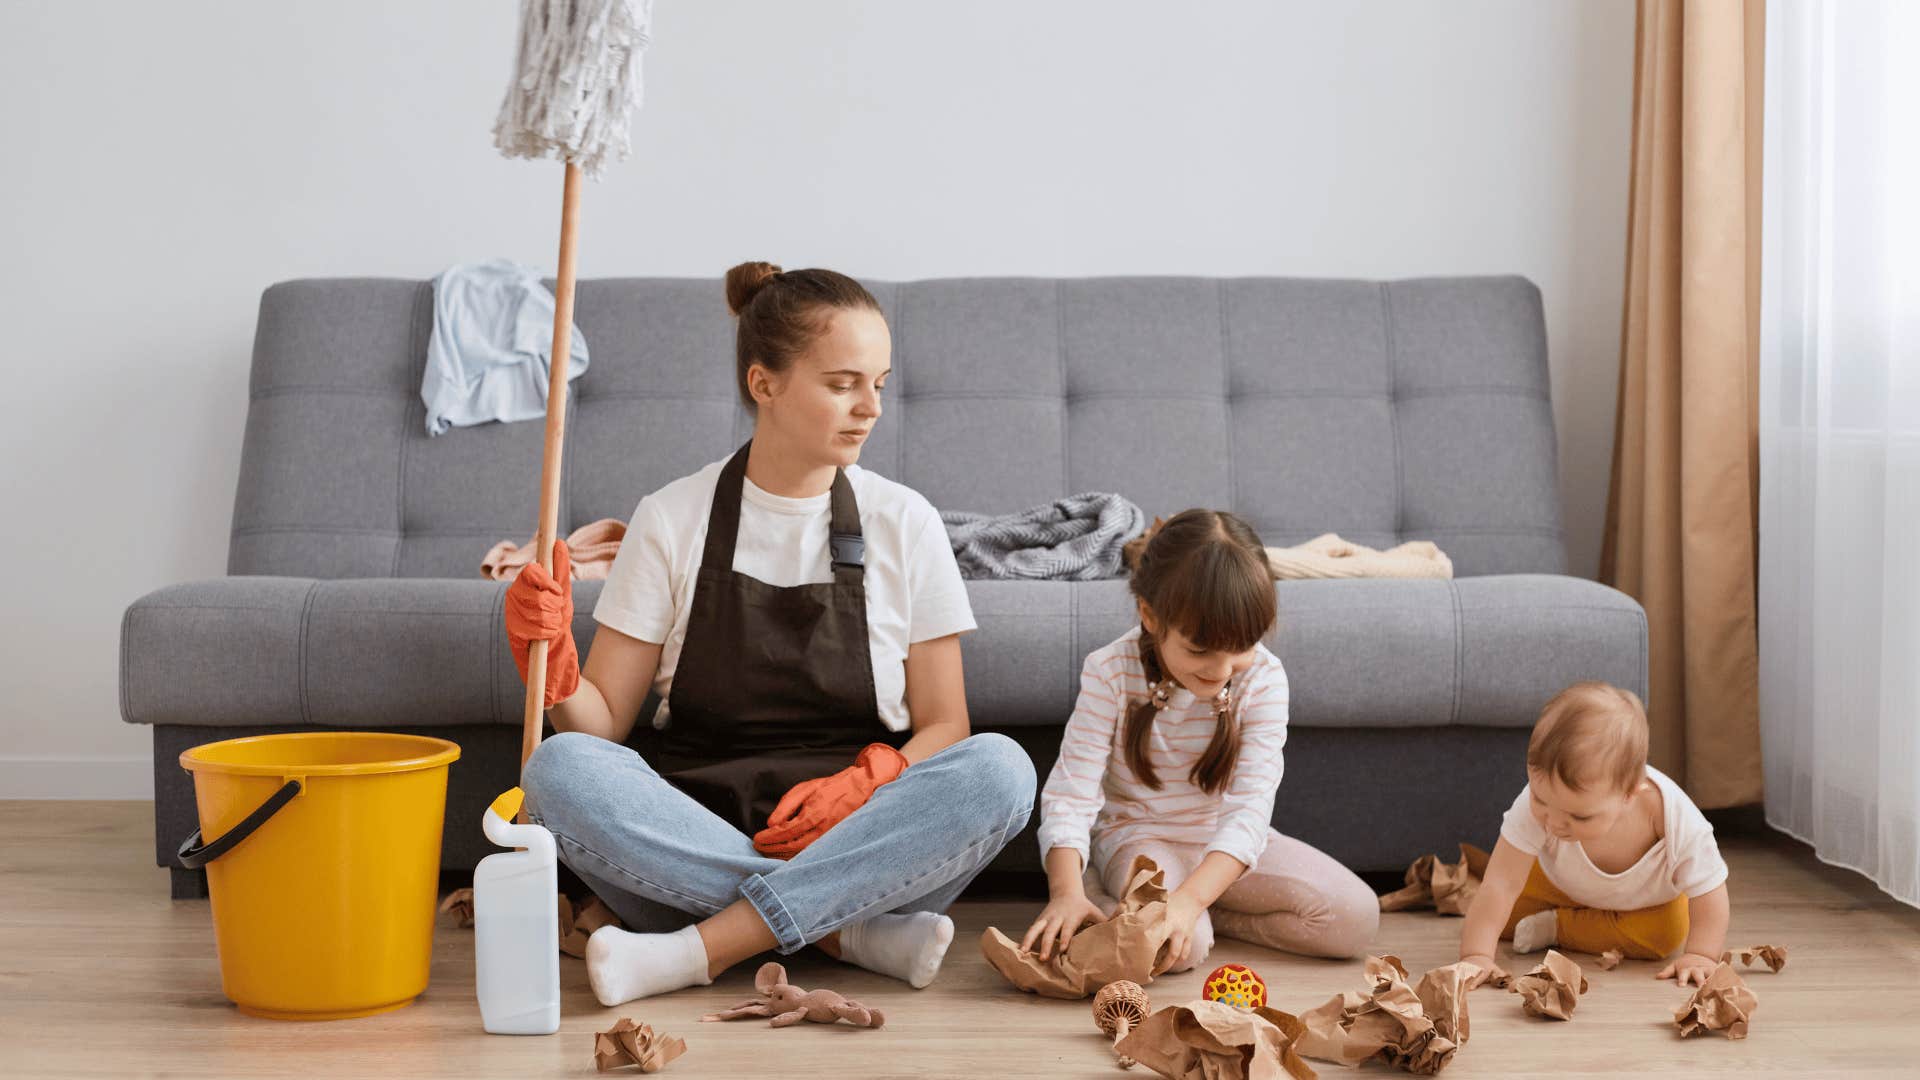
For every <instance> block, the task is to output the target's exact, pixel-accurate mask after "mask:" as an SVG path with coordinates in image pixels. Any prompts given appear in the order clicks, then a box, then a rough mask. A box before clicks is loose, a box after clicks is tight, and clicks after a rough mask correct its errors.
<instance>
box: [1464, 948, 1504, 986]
mask: <svg viewBox="0 0 1920 1080" xmlns="http://www.w3.org/2000/svg"><path fill="white" fill-rule="evenodd" d="M1460 962H1461V963H1463V964H1472V965H1473V966H1474V967H1476V968H1479V969H1480V970H1478V971H1476V972H1474V973H1473V975H1472V977H1470V978H1469V979H1468V980H1467V989H1469V990H1477V989H1479V988H1480V986H1481V985H1482V984H1483V983H1485V982H1486V981H1487V980H1488V979H1491V978H1493V976H1494V973H1495V972H1498V971H1499V970H1500V965H1499V964H1496V963H1494V960H1493V957H1491V956H1488V955H1487V954H1486V953H1469V954H1467V955H1466V956H1463V957H1461V958H1460Z"/></svg>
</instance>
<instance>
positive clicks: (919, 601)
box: [507, 263, 1035, 1006]
mask: <svg viewBox="0 0 1920 1080" xmlns="http://www.w3.org/2000/svg"><path fill="white" fill-rule="evenodd" d="M726 289H727V302H728V305H729V306H730V307H731V308H732V309H733V312H734V314H735V315H736V316H737V317H738V324H737V332H736V340H735V364H736V372H737V375H738V381H739V390H740V395H741V398H742V400H743V401H745V402H746V404H747V405H748V407H750V408H752V409H753V410H754V413H755V423H754V434H753V440H752V441H751V442H749V443H748V444H747V445H746V446H744V447H742V448H741V449H740V450H739V452H737V453H735V454H734V455H733V456H732V457H731V458H729V459H728V460H726V461H722V462H715V463H713V464H712V465H709V466H707V467H706V468H704V469H701V470H700V471H699V472H697V473H694V474H693V475H691V476H687V477H683V478H681V479H680V480H676V481H674V482H673V483H671V484H668V485H667V486H666V487H664V488H662V489H660V490H659V491H656V492H654V493H653V494H651V495H648V496H647V497H646V498H644V499H642V500H641V501H640V506H639V508H638V509H637V510H635V511H634V516H633V521H632V524H631V526H630V527H629V529H628V531H627V536H626V539H625V541H624V542H623V544H622V545H621V549H620V553H619V555H618V556H617V557H616V558H615V560H614V564H613V568H612V570H611V572H610V574H609V577H608V579H607V583H606V586H605V588H604V590H603V592H602V593H601V597H600V601H599V604H598V605H597V606H596V607H595V609H594V618H595V620H596V621H598V622H599V623H600V626H599V628H598V630H597V631H596V636H595V638H594V648H593V654H592V656H591V657H590V658H589V659H588V661H587V666H586V670H585V672H584V673H582V672H581V671H580V667H579V662H578V659H577V653H576V652H575V648H574V644H573V641H572V638H571V635H570V633H569V631H568V626H569V625H570V623H571V619H572V599H571V590H570V586H569V583H568V572H567V566H566V565H565V558H566V556H565V548H564V545H556V547H555V551H556V556H555V565H554V573H553V574H551V575H548V574H546V573H544V572H543V571H541V570H540V567H539V565H538V564H534V565H533V566H530V567H528V568H527V570H525V571H523V572H522V573H521V575H520V577H519V578H518V579H517V580H516V581H515V582H514V584H513V586H512V587H511V588H509V590H508V598H507V623H508V635H509V638H510V639H511V642H512V645H513V650H514V655H515V659H516V660H517V661H518V662H519V663H520V668H521V675H522V677H523V678H524V677H525V675H526V661H525V656H526V653H527V649H528V645H529V643H530V642H531V641H533V640H535V639H545V640H547V641H548V642H549V647H548V656H549V671H548V675H547V698H548V707H549V710H550V717H551V719H552V722H553V726H554V727H555V729H556V730H557V731H559V732H560V734H557V735H556V736H554V737H553V738H551V739H548V740H546V741H545V742H544V743H542V744H541V746H540V748H539V749H538V750H537V751H536V752H535V753H534V755H533V757H532V758H531V759H530V760H529V761H528V762H527V766H526V769H525V772H524V777H523V781H522V783H523V786H524V787H525V788H526V790H527V795H528V804H529V808H530V811H531V813H532V815H533V817H534V819H535V820H537V821H539V822H540V823H541V824H543V825H545V826H546V827H547V828H548V829H549V830H551V831H552V832H553V834H554V838H555V840H556V841H557V842H558V845H559V850H560V855H561V858H562V859H563V860H564V861H565V862H566V864H567V865H568V866H569V867H571V868H572V869H573V870H574V872H575V873H577V874H579V876H580V877H581V879H582V880H584V881H585V882H586V883H587V884H588V885H589V886H591V887H592V888H593V890H594V892H595V893H597V894H598V895H599V896H600V897H601V898H602V899H604V900H605V901H606V902H607V904H608V905H609V906H610V907H611V908H612V909H613V910H614V911H615V912H616V913H617V914H619V915H620V917H621V918H622V919H623V920H625V921H626V922H627V924H628V925H629V926H633V927H636V928H645V929H650V930H666V929H668V928H670V927H674V926H679V927H680V929H678V930H676V931H673V932H670V933H669V932H655V933H631V932H628V931H624V930H620V929H616V928H612V927H607V928H603V929H601V930H599V931H598V932H596V933H595V934H594V935H593V937H592V938H591V939H590V940H589V941H588V944H587V972H588V976H589V980H590V982H591V983H592V985H593V989H594V993H595V995H596V996H597V997H598V998H599V999H600V1001H601V1002H602V1003H603V1004H605V1005H608V1006H612V1005H617V1004H620V1003H621V1002H624V1001H629V1000H632V999H634V998H637V997H645V996H647V995H650V994H659V993H666V992H668V991H671V990H676V989H679V988H681V987H683V986H688V985H693V984H704V983H708V982H711V981H712V979H713V977H714V976H716V975H718V974H719V973H720V972H722V971H724V970H726V969H727V968H729V967H731V966H733V965H734V964H737V963H739V962H740V961H742V960H745V959H747V958H749V957H752V956H754V955H756V954H759V953H761V952H764V951H765V950H767V949H769V948H778V949H779V951H780V952H782V953H791V952H795V951H797V950H799V949H800V948H802V947H803V946H805V945H808V944H817V945H819V946H820V947H821V948H822V949H823V950H825V951H826V952H827V953H829V954H830V955H833V956H837V957H839V958H840V959H842V960H845V961H848V962H850V963H855V964H859V965H860V966H862V967H866V968H869V969H871V970H874V971H879V972H881V973H883V974H887V975H892V976H894V977H896V978H900V979H903V980H905V981H907V982H908V983H910V984H911V985H913V986H915V987H924V986H926V985H927V984H928V983H929V982H931V981H932V979H933V977H934V975H935V974H936V973H937V972H938V970H939V967H940V962H941V960H942V959H943V958H944V956H945V955H946V949H947V946H948V945H949V944H950V943H951V942H952V940H953V923H952V921H951V920H949V919H948V918H947V917H946V916H945V915H943V914H941V912H943V911H945V909H946V908H947V907H948V906H949V905H950V904H952V902H953V901H954V899H955V898H956V897H958V896H959V894H960V891H961V890H962V889H963V888H965V887H966V884H967V883H968V882H969V881H970V880H972V879H973V877H974V875H976V874H977V873H978V872H979V871H980V869H981V868H982V867H984V866H985V865H986V864H987V862H988V861H990V860H991V859H992V858H993V857H994V855H996V854H997V853H998V852H999V851H1000V849H1001V848H1002V847H1004V846H1005V845H1006V843H1007V841H1008V840H1010V839H1011V838H1012V837H1013V836H1014V835H1015V834H1016V833H1018V832H1019V831H1020V829H1021V828H1022V826H1024V825H1025V823H1026V820H1027V817H1028V815H1029V814H1030V813H1031V811H1032V807H1033V794H1034V786H1035V782H1034V772H1033V765H1032V763H1031V761H1029V760H1028V758H1027V756H1026V753H1025V752H1024V751H1023V750H1021V749H1020V748H1019V747H1018V745H1016V744H1015V743H1014V742H1013V741H1012V740H1010V739H1007V738H1005V737H1004V736H999V735H991V734H985V735H970V734H969V724H968V718H967V708H966V695H965V690H964V684H963V681H962V675H961V666H960V639H959V635H960V634H961V633H962V632H965V631H967V630H971V629H973V628H974V622H973V614H972V610H971V608H970V607H969V606H968V603H967V596H966V592H965V589H964V587H963V586H962V584H961V581H960V574H959V569H958V567H957V566H956V565H955V563H954V559H953V552H952V550H951V549H950V548H949V547H948V545H947V539H946V532H945V530H944V529H943V528H942V526H941V523H940V518H939V515H938V514H936V513H935V512H934V510H933V507H932V506H931V505H930V504H929V503H928V502H927V501H926V499H924V498H922V497H921V496H920V495H919V494H917V493H915V492H913V491H911V490H910V489H908V488H906V487H904V486H902V485H899V484H896V483H893V482H891V481H888V480H885V479H882V478H881V477H878V476H875V475H873V474H872V473H869V472H866V471H864V470H862V469H860V468H859V467H858V466H857V465H856V464H855V462H857V461H858V460H859V457H860V448H861V446H862V445H863V444H864V443H865V441H866V438H867V436H868V435H869V434H870V433H871V431H872V430H873V425H874V424H875V423H876V422H878V421H879V419H880V413H881V391H882V389H883V388H884V386H885V384H886V381H887V376H888V373H889V371H890V366H889V365H890V358H891V352H892V342H891V339H890V336H889V334H888V331H887V324H886V320H885V318H884V317H883V316H882V315H881V313H880V306H879V304H878V303H877V302H876V301H875V300H874V298H873V297H872V295H871V294H869V293H868V292H867V290H866V289H864V288H862V287H861V286H860V284H859V283H858V282H855V281H854V280H853V279H851V278H849V277H846V276H845V275H842V274H837V273H834V272H833V271H830V270H797V271H792V272H783V271H781V270H780V269H779V268H778V267H776V266H772V265H770V264H768V263H743V264H741V265H740V266H736V267H734V268H733V269H732V270H730V271H729V272H728V273H727V280H726ZM649 690H652V691H654V692H655V693H657V694H658V695H659V697H660V700H661V701H662V702H663V703H664V704H663V705H662V707H661V708H660V710H659V712H658V713H657V714H656V716H655V718H654V726H655V727H656V728H659V729H661V730H660V732H659V739H658V741H659V744H660V745H659V747H658V748H657V749H654V748H649V752H648V758H647V759H645V760H643V759H642V758H641V756H640V755H639V754H638V753H636V752H635V751H633V750H631V749H628V748H627V747H626V746H624V745H622V744H623V743H624V742H625V740H626V738H627V736H628V734H629V733H630V732H631V731H632V729H633V726H634V723H635V721H636V719H637V718H638V716H639V714H640V709H641V706H642V704H643V702H644V701H645V699H646V696H647V692H648V691H649ZM909 733H910V734H909ZM850 761H851V762H852V764H851V765H849V764H848V763H849V762H850ZM783 792H784V793H785V795H784V797H783V796H782V793H783ZM776 800H778V804H777V805H776V803H775V801H776ZM763 823H764V824H765V827H764V828H760V831H759V832H758V833H757V834H756V835H755V836H754V838H753V839H751V840H750V839H749V837H748V835H747V834H748V832H750V831H752V830H754V829H755V828H757V827H760V826H761V825H762V824H763ZM688 915H693V916H696V917H698V918H699V919H700V921H699V922H697V923H695V924H693V925H690V926H689V925H684V924H686V923H687V921H688V919H687V916H688Z"/></svg>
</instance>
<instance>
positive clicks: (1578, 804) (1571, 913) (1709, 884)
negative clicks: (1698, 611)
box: [1460, 682, 1729, 986]
mask: <svg viewBox="0 0 1920 1080" xmlns="http://www.w3.org/2000/svg"><path fill="white" fill-rule="evenodd" d="M1728 915H1729V907H1728V901H1727V864H1726V863H1725V862H1724V861H1723V860H1722V859H1721V858H1720V849H1719V847H1718V845H1716V844H1715V843H1714V840H1713V826H1711V825H1709V824H1707V819H1706V818H1705V817H1703V816H1702V815H1701V813H1700V809H1699V808H1698V807H1696V806H1694V805H1693V801H1692V800H1691V799H1688V798H1687V796H1686V793H1685V792H1682V791H1681V790H1680V788H1679V785H1677V784H1675V783H1674V782H1673V781H1672V780H1670V779H1668V778H1667V777H1666V775H1665V774H1663V773H1661V772H1660V771H1659V770H1658V769H1655V768H1653V767H1652V766H1651V765H1648V764H1647V714H1646V711H1645V710H1644V709H1643V708H1642V707H1641V705H1640V699H1639V698H1638V697H1635V696H1634V695H1633V694H1632V693H1631V692H1629V691H1626V690H1622V689H1620V688H1619V687H1616V686H1609V685H1607V684H1606V683H1599V682H1583V683H1576V684H1575V685H1573V686H1570V687H1568V688H1567V689H1565V690H1563V691H1561V692H1560V693H1559V694H1558V695H1556V696H1555V697H1554V699H1553V700H1552V701H1549V702H1547V704H1546V707H1545V708H1543V709H1541V710H1540V719H1539V721H1538V722H1536V723H1535V724H1534V727H1533V738H1532V740H1531V741H1529V742H1528V744H1527V787H1526V790H1524V791H1522V792H1521V793H1520V797H1519V798H1517V799H1515V800H1514V803H1513V806H1512V808H1510V809H1509V810H1508V811H1507V815H1506V818H1505V819H1504V820H1503V821H1502V822H1501V824H1500V842H1499V843H1498V844H1496V845H1494V849H1493V857H1492V859H1491V860H1490V861H1489V862H1488V864H1487V874H1486V879H1485V880H1484V881H1483V882H1482V883H1481V886H1480V891H1479V893H1478V894H1477V895H1475V897H1474V898H1473V904H1472V906H1471V907H1470V908H1469V909H1468V911H1467V919H1466V924H1465V925H1464V926H1463V927H1462V928H1461V931H1460V958H1461V959H1462V960H1466V961H1470V962H1472V963H1475V964H1478V965H1480V966H1481V967H1484V968H1488V969H1491V968H1492V967H1493V951H1494V947H1495V945H1496V942H1497V941H1498V939H1501V938H1511V939H1512V940H1513V950H1514V951H1515V952H1517V953H1530V952H1537V951H1539V950H1541V949H1545V948H1547V947H1548V946H1551V945H1558V946H1560V947H1561V948H1564V949H1570V950H1574V951H1578V952H1588V953H1601V952H1605V951H1606V950H1608V949H1619V950H1620V951H1621V952H1622V953H1624V954H1625V955H1627V956H1630V957H1634V958H1636V959H1641V960H1659V959H1664V958H1665V957H1668V956H1671V955H1672V954H1673V952H1674V950H1676V949H1680V948H1682V946H1684V949H1685V951H1683V952H1682V953H1681V954H1680V956H1679V957H1678V958H1677V959H1675V960H1673V961H1672V962H1670V963H1668V964H1667V965H1666V967H1664V968H1662V969H1661V971H1660V972H1659V974H1658V975H1657V976H1656V977H1657V978H1662V979H1666V978H1673V979H1676V980H1678V983H1679V985H1681V986H1686V985H1689V984H1690V983H1699V984H1701V985H1703V986H1704V985H1705V984H1706V981H1707V976H1708V975H1709V974H1711V973H1712V972H1713V969H1714V967H1715V965H1716V964H1717V963H1718V962H1719V956H1720V950H1721V948H1722V946H1723V945H1724V944H1725V942H1726V935H1727V920H1728Z"/></svg>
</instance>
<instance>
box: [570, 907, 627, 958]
mask: <svg viewBox="0 0 1920 1080" xmlns="http://www.w3.org/2000/svg"><path fill="white" fill-rule="evenodd" d="M619 925H620V917H619V916H618V915H615V914H614V913H613V910H612V909H611V908H609V907H607V905H606V904H605V903H604V902H603V901H602V900H601V899H600V898H599V897H597V896H589V897H587V899H586V902H585V903H582V904H581V905H580V906H579V907H574V906H573V901H571V900H569V899H567V894H566V893H561V894H560V951H561V952H563V953H566V954H567V955H568V956H577V957H580V958H581V959H583V960H584V959H586V956H587V939H588V938H589V937H592V936H593V932H594V931H595V930H598V929H600V928H601V927H603V926H619Z"/></svg>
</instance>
